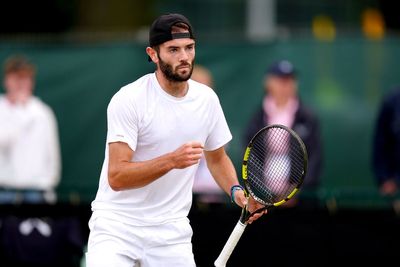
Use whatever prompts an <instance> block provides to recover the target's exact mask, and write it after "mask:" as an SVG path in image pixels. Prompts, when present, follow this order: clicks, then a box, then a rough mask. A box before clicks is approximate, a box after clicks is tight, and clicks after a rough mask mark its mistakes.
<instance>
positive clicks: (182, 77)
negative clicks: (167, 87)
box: [158, 55, 194, 82]
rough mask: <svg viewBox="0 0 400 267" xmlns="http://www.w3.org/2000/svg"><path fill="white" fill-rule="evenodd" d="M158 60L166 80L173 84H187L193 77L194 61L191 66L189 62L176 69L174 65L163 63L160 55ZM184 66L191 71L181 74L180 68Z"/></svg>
mask: <svg viewBox="0 0 400 267" xmlns="http://www.w3.org/2000/svg"><path fill="white" fill-rule="evenodd" d="M158 59H159V63H160V70H161V72H162V73H163V74H164V76H165V78H167V80H169V81H171V82H186V81H187V80H189V79H190V77H191V76H192V72H193V63H194V61H192V62H191V64H190V63H188V62H185V63H181V64H179V65H178V66H177V67H176V68H175V69H174V68H173V67H172V65H170V64H168V63H166V62H165V61H163V60H162V59H161V57H160V55H158ZM183 66H188V67H189V71H188V72H186V73H184V74H179V73H178V68H179V67H183Z"/></svg>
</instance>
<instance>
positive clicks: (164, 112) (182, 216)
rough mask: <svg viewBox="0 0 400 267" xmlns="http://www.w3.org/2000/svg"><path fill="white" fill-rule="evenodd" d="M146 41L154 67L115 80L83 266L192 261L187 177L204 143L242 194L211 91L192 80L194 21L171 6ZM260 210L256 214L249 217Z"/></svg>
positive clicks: (220, 172) (222, 182)
mask: <svg viewBox="0 0 400 267" xmlns="http://www.w3.org/2000/svg"><path fill="white" fill-rule="evenodd" d="M149 43H150V46H149V47H147V48H146V52H147V55H148V57H149V60H150V61H153V62H154V63H155V64H156V66H157V69H156V71H155V73H152V74H147V75H145V76H143V77H141V78H139V79H138V80H136V81H135V82H133V83H131V84H128V85H126V86H124V87H123V88H121V89H120V90H119V91H118V92H117V93H116V94H115V95H114V96H113V97H112V99H111V101H110V103H109V106H108V109H107V125H108V132H107V140H106V148H105V159H104V163H103V167H102V171H101V174H100V181H99V188H98V191H97V195H96V198H95V200H94V201H93V203H92V210H93V213H92V216H91V218H90V221H89V228H90V234H89V240H88V249H87V253H86V266H87V267H99V266H107V267H110V266H118V267H124V266H126V267H128V266H129V267H132V266H141V267H149V266H152V267H159V266H174V267H189V266H195V262H194V256H193V253H192V245H191V237H192V229H191V227H190V224H189V221H188V219H187V215H188V213H189V210H190V207H191V202H192V185H193V177H194V174H195V172H196V170H197V167H198V162H199V159H200V158H201V155H202V153H203V152H204V154H205V157H206V160H207V165H208V167H209V169H210V171H211V173H212V174H213V176H214V178H215V180H216V181H217V183H218V184H219V186H220V187H221V188H223V190H224V191H225V192H227V193H228V194H231V195H232V196H231V197H232V200H233V201H235V202H236V203H237V204H238V205H239V206H244V205H245V204H247V203H248V205H249V209H250V210H252V211H254V210H256V209H257V208H259V207H260V205H259V204H256V202H255V201H254V200H253V199H251V198H250V199H249V200H248V199H247V198H246V197H245V195H244V192H243V190H241V189H240V187H239V186H238V180H237V176H236V172H235V169H234V166H233V164H232V162H231V160H230V159H229V157H228V156H227V155H226V153H225V150H224V145H225V144H226V143H227V142H229V141H230V139H231V138H232V136H231V133H230V131H229V128H228V125H227V123H226V120H225V117H224V114H223V111H222V108H221V105H220V103H219V100H218V97H217V95H216V94H215V93H214V91H213V90H212V89H211V88H209V87H207V86H205V85H202V84H200V83H197V82H195V81H192V80H190V76H191V73H192V70H193V64H194V57H195V41H194V36H193V31H192V27H191V25H190V23H189V21H188V20H187V18H185V17H184V16H182V15H180V14H167V15H162V16H160V17H159V18H157V19H156V20H155V21H154V22H153V24H152V26H151V29H150V37H149ZM261 215H262V214H255V215H253V216H252V217H251V218H250V220H249V222H250V223H251V222H253V221H254V220H256V219H257V218H259V217H260V216H261Z"/></svg>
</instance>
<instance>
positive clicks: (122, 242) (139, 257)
mask: <svg viewBox="0 0 400 267" xmlns="http://www.w3.org/2000/svg"><path fill="white" fill-rule="evenodd" d="M89 228H90V235H89V241H88V251H87V253H86V267H114V266H115V267H173V266H174V267H195V266H196V265H195V262H194V256H193V252H192V243H191V239H192V234H193V232H192V228H191V227H190V224H189V222H188V220H180V221H175V222H171V223H167V224H162V225H156V226H133V225H128V224H125V223H122V222H118V221H113V220H110V219H106V218H103V217H97V218H92V219H91V221H90V223H89Z"/></svg>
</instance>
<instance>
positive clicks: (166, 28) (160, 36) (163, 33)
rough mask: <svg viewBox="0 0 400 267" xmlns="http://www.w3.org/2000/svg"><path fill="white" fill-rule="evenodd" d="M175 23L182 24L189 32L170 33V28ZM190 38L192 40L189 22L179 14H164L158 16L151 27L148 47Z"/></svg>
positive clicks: (192, 35)
mask: <svg viewBox="0 0 400 267" xmlns="http://www.w3.org/2000/svg"><path fill="white" fill-rule="evenodd" d="M177 23H184V24H186V25H187V26H188V28H189V32H182V33H171V28H172V26H174V25H175V24H177ZM180 38H190V39H194V34H193V29H192V25H190V22H189V20H188V19H187V18H186V17H185V16H183V15H181V14H165V15H161V16H159V17H158V18H157V19H156V20H155V21H154V22H153V24H152V25H151V28H150V33H149V45H150V46H156V45H159V44H162V43H165V42H167V41H170V40H173V39H180Z"/></svg>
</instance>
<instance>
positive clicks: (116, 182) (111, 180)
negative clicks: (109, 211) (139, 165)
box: [108, 170, 124, 192]
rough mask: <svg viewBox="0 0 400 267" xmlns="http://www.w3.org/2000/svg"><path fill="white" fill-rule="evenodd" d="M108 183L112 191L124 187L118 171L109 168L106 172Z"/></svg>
mask: <svg viewBox="0 0 400 267" xmlns="http://www.w3.org/2000/svg"><path fill="white" fill-rule="evenodd" d="M108 184H109V185H110V187H111V189H112V190H114V191H117V192H118V191H122V190H123V189H124V186H123V182H122V177H121V174H120V172H118V171H112V170H110V171H109V172H108Z"/></svg>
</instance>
